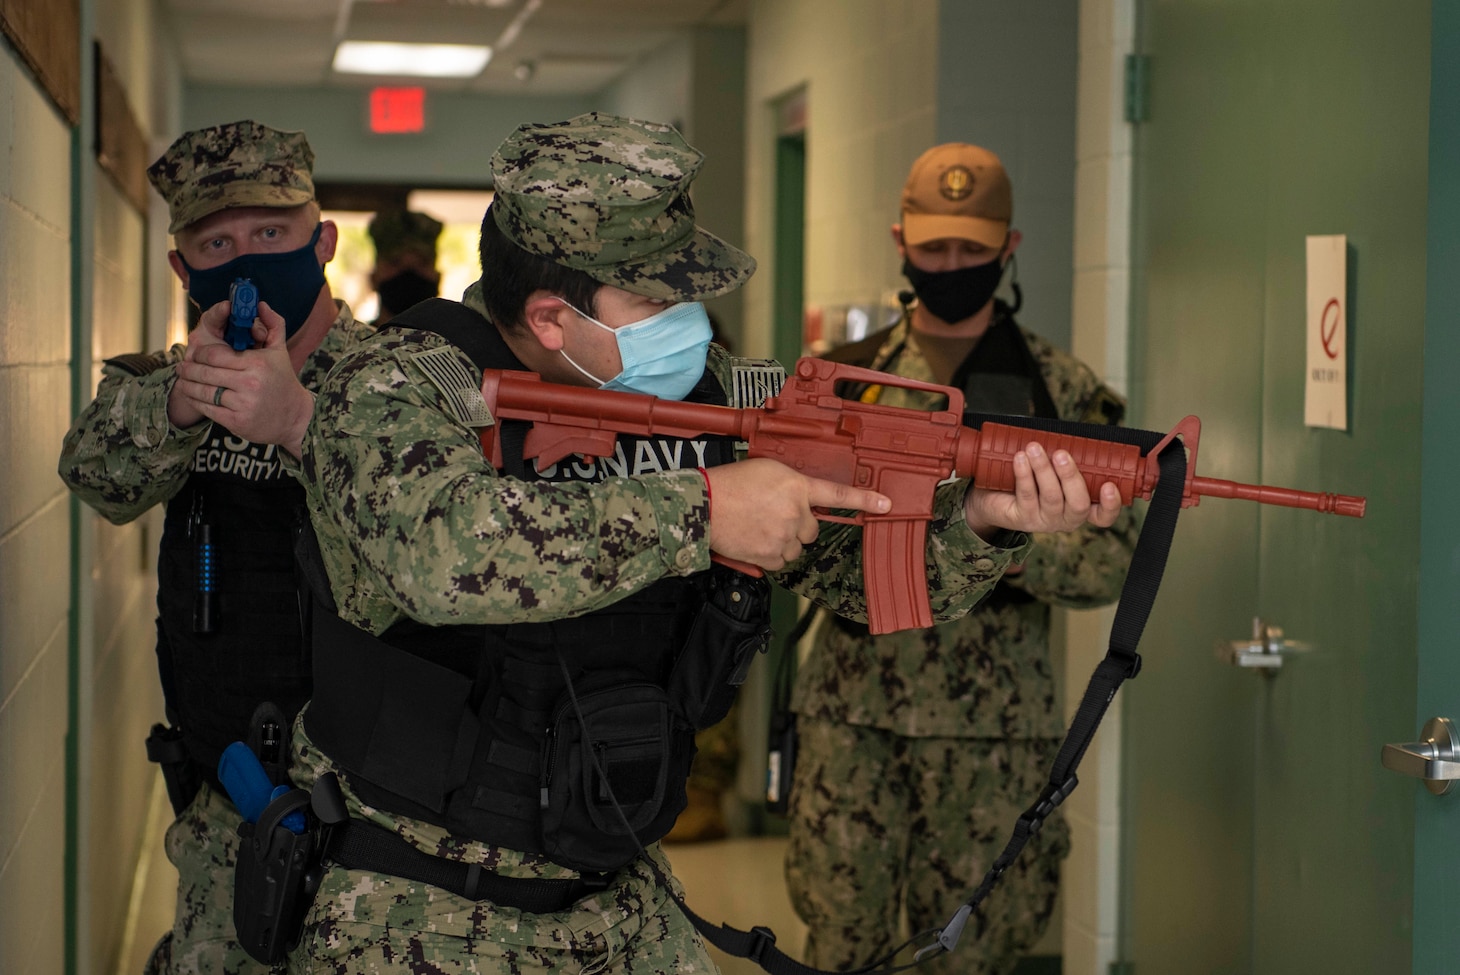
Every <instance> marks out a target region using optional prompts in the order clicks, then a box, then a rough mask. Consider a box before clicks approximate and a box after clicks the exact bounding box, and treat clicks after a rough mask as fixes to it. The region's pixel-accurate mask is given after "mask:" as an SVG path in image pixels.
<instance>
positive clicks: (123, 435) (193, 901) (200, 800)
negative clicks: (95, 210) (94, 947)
mask: <svg viewBox="0 0 1460 975" xmlns="http://www.w3.org/2000/svg"><path fill="white" fill-rule="evenodd" d="M313 159H314V156H313V153H312V151H311V150H310V148H309V145H308V143H307V142H305V140H304V135H303V133H300V132H279V131H277V130H274V129H271V128H268V127H267V126H263V125H259V124H258V123H256V122H237V123H231V124H229V125H223V126H215V127H212V128H208V129H202V130H198V131H195V132H190V133H188V134H187V135H185V136H183V137H182V138H180V139H179V140H178V141H177V142H175V143H174V144H173V146H172V147H171V148H170V149H169V150H168V152H167V153H166V154H165V155H164V156H163V157H162V158H161V159H159V160H158V161H157V162H156V163H154V164H153V166H152V167H151V168H150V169H149V170H148V174H149V176H150V177H151V179H152V182H153V185H154V186H155V187H156V188H157V189H158V191H159V192H160V193H161V194H162V195H163V197H164V198H166V199H167V201H168V203H169V206H170V212H171V223H170V225H169V231H170V232H176V231H178V230H181V229H182V228H184V227H186V226H188V225H190V224H192V223H194V222H196V221H198V220H200V219H202V218H203V217H206V216H208V215H210V214H212V213H215V212H217V211H219V210H222V209H225V208H228V207H234V206H263V207H294V206H298V205H300V204H303V203H306V202H308V201H309V200H312V199H313V198H314V189H313V182H312V179H311V177H310V174H309V171H308V170H309V167H310V166H311V165H312V163H313ZM336 306H337V310H336V315H335V319H334V322H333V324H332V325H331V327H330V329H329V331H328V332H327V333H326V334H325V335H324V337H323V339H322V340H321V342H320V344H319V346H318V347H317V348H316V349H315V350H314V351H313V352H312V353H311V354H310V355H309V356H308V358H307V359H306V360H305V363H304V366H303V368H302V369H301V370H300V372H299V380H300V383H301V384H302V385H303V386H304V387H305V388H306V389H310V390H314V389H317V388H318V387H319V385H320V383H321V382H322V381H323V379H324V377H325V374H326V373H328V372H329V371H330V369H331V368H332V367H333V366H334V364H335V362H336V360H337V359H338V358H339V357H340V356H341V355H342V354H343V353H344V352H345V350H347V349H348V348H350V347H351V346H352V345H353V344H355V343H356V342H358V341H359V339H360V338H361V337H362V336H363V335H364V334H367V333H368V331H369V329H368V327H367V326H365V325H363V324H361V323H358V322H356V321H355V319H354V316H353V315H351V313H350V309H349V308H348V307H346V306H345V305H344V303H343V302H336ZM186 351H187V346H185V345H181V344H178V345H174V346H172V347H171V348H169V349H166V350H164V351H157V352H151V353H139V354H134V355H127V356H121V357H119V358H117V359H114V360H108V362H107V364H105V365H104V366H103V367H102V378H101V383H100V384H99V385H98V387H97V391H96V398H95V399H93V400H92V402H91V404H90V405H89V406H88V407H87V408H86V409H85V410H83V411H82V413H81V414H80V415H79V416H78V417H77V418H76V420H75V422H74V423H73V424H72V426H71V429H70V430H69V431H68V432H67V434H66V438H65V442H64V444H63V447H62V451H61V458H60V464H59V473H60V476H61V478H62V480H64V481H65V482H66V485H67V487H69V488H70V489H71V491H72V492H73V493H74V494H76V496H77V497H78V498H80V499H81V500H82V501H84V502H85V503H86V504H88V505H90V506H91V507H92V508H94V509H95V510H96V511H98V512H100V513H101V514H102V515H103V516H105V517H106V518H107V520H109V521H111V522H113V523H115V524H123V523H126V522H129V521H131V520H133V519H135V518H136V517H138V516H139V515H141V514H142V513H143V512H145V511H147V510H148V509H149V508H151V507H152V506H153V505H155V504H159V503H163V502H166V501H167V500H168V499H170V498H173V497H175V496H176V495H177V494H178V492H179V491H181V490H183V488H184V486H185V485H186V484H187V481H188V478H189V476H190V474H191V473H192V472H193V471H195V470H218V469H220V467H221V468H222V469H224V470H227V469H230V468H235V467H236V468H237V469H239V470H243V469H244V468H245V467H246V468H247V470H248V475H247V476H248V478H249V479H250V480H252V481H258V482H260V483H270V482H272V483H277V482H278V481H279V480H281V479H287V478H288V477H291V476H292V474H293V471H294V470H297V468H296V467H295V466H294V463H293V461H292V458H289V456H288V454H287V453H286V452H285V451H283V450H282V449H280V448H278V447H276V446H274V445H269V444H255V443H250V442H249V441H247V440H244V439H243V438H241V437H237V436H234V435H231V434H230V435H225V434H224V432H223V431H222V429H221V428H215V426H214V424H213V423H211V422H210V421H207V420H203V421H201V422H199V423H197V424H195V425H193V426H191V427H187V428H178V427H175V426H173V425H172V424H171V422H170V421H169V420H168V415H167V403H168V395H169V394H170V393H171V391H172V389H173V386H174V385H175V383H176V382H177V379H178V370H177V365H178V363H179V362H181V361H182V360H183V356H184V354H185V353H186ZM239 821H240V818H239V815H238V813H237V811H236V810H235V809H234V808H233V805H232V803H230V802H229V801H228V800H227V798H226V797H225V796H222V795H219V794H218V793H216V792H215V791H214V790H213V789H212V788H210V787H209V786H208V785H207V784H206V783H204V784H203V785H202V787H201V788H200V790H199V791H198V793H197V795H196V796H195V797H194V798H193V800H192V802H191V803H190V804H189V805H188V806H187V807H186V808H185V809H183V810H182V812H181V813H179V814H178V816H177V818H176V820H175V821H174V822H173V824H172V825H171V826H170V827H169V828H168V831H167V838H166V850H167V856H168V859H169V860H171V861H172V863H173V865H174V866H175V867H177V870H178V893H177V912H176V919H175V922H174V926H173V929H172V930H171V931H169V932H167V933H166V934H164V935H163V936H162V938H161V940H160V941H159V942H158V943H157V946H156V947H155V948H154V949H153V952H152V955H151V956H150V958H149V959H148V962H147V967H146V971H147V973H148V975H165V973H170V972H179V973H180V972H219V973H265V972H268V971H269V970H270V968H269V966H267V965H261V964H259V963H258V962H256V961H254V960H253V959H252V958H250V957H249V956H248V955H247V954H246V953H245V952H244V951H243V949H242V947H240V945H239V944H238V942H237V941H236V940H235V935H234V927H233V873H234V863H235V859H236V854H237V849H238V837H237V835H236V830H237V827H238V824H239Z"/></svg>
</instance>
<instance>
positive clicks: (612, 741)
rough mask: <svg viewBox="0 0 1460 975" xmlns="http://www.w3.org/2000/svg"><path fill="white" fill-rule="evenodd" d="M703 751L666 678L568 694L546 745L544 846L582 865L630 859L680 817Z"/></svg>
mask: <svg viewBox="0 0 1460 975" xmlns="http://www.w3.org/2000/svg"><path fill="white" fill-rule="evenodd" d="M580 712H581V720H580ZM585 726H586V733H585ZM694 753H695V745H694V733H693V732H692V731H691V730H690V729H689V728H687V727H685V726H684V725H683V724H682V723H681V722H679V721H677V720H676V718H675V715H674V710H673V708H671V707H670V704H669V698H668V696H667V695H666V694H665V692H664V689H663V688H662V687H658V686H656V685H654V684H646V683H633V684H617V685H614V686H611V687H606V688H603V689H600V690H597V691H590V692H588V693H585V694H581V695H579V697H578V705H577V707H574V705H573V703H572V701H571V700H570V701H566V702H564V703H563V704H562V705H560V706H559V707H558V709H557V711H556V713H555V715H554V718H553V724H552V727H551V728H550V729H549V733H548V737H547V741H546V742H545V744H544V754H543V764H542V768H543V772H542V791H541V804H542V849H543V852H544V853H546V854H547V855H548V856H549V857H551V858H552V859H553V860H555V861H556V862H558V863H561V864H563V865H564V866H567V867H572V868H573V869H576V870H586V871H602V870H615V869H617V868H619V867H622V866H623V865H624V864H626V863H628V862H629V861H630V860H632V859H633V858H634V857H635V856H636V855H637V854H638V852H639V847H640V846H641V845H644V844H648V843H652V842H654V841H655V840H657V839H659V838H660V837H661V836H663V835H664V834H665V833H668V832H669V830H670V828H671V827H673V826H674V820H675V819H676V818H677V817H678V816H679V814H680V813H681V812H682V811H683V810H684V807H685V806H686V805H687V799H686V798H685V792H684V783H685V780H686V779H687V778H688V777H689V766H690V762H691V761H692V760H693V759H694ZM626 820H627V824H626V823H625V821H626Z"/></svg>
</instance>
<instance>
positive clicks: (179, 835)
mask: <svg viewBox="0 0 1460 975" xmlns="http://www.w3.org/2000/svg"><path fill="white" fill-rule="evenodd" d="M238 823H239V815H238V811H237V810H236V809H234V808H233V804H232V803H231V802H229V801H228V800H227V799H225V798H223V797H222V796H220V795H218V794H217V793H215V792H214V791H213V790H212V789H211V788H209V787H208V785H207V784H206V783H204V785H203V787H202V788H201V789H199V790H198V794H197V796H196V797H194V799H193V801H192V803H191V804H190V805H189V806H188V807H187V808H186V809H184V810H183V812H182V815H181V816H179V817H178V818H177V819H176V820H174V821H173V824H172V825H171V826H169V827H168V828H167V839H166V846H167V858H168V859H169V860H171V861H172V865H173V866H175V867H177V874H178V879H177V918H176V920H174V922H173V927H172V930H171V931H169V932H167V933H166V934H164V935H163V936H162V940H160V941H158V942H157V947H155V948H153V949H152V956H151V957H150V958H148V959H147V967H146V968H145V969H144V970H143V971H144V972H145V975H193V973H196V972H206V973H209V975H267V973H268V972H269V971H270V968H269V966H268V965H263V964H260V963H259V962H256V961H254V960H253V959H252V958H250V957H249V956H248V954H247V953H245V952H244V950H243V948H242V946H241V945H239V943H238V941H237V936H236V935H235V934H234V931H233V867H234V864H235V863H237V861H238Z"/></svg>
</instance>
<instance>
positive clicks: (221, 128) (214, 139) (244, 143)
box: [147, 119, 314, 234]
mask: <svg viewBox="0 0 1460 975" xmlns="http://www.w3.org/2000/svg"><path fill="white" fill-rule="evenodd" d="M147 178H148V179H149V180H151V181H152V185H153V186H155V187H156V188H157V192H158V193H160V194H161V195H162V198H163V199H164V200H166V201H167V209H168V216H169V217H170V220H169V222H168V225H167V232H168V233H170V234H175V233H177V232H178V231H179V230H181V229H182V228H184V227H186V226H188V225H189V224H193V223H197V222H198V221H199V220H201V219H203V218H204V217H206V216H208V214H210V213H217V212H218V211H219V210H226V209H228V208H229V207H250V206H252V207H296V206H300V205H302V204H305V203H308V202H309V201H310V200H312V199H314V151H313V150H312V149H310V148H309V142H308V141H307V140H306V139H305V138H304V133H303V132H284V131H280V130H279V129H273V128H270V127H269V126H267V125H263V124H261V123H259V122H255V121H253V120H252V119H245V120H243V121H241V122H229V123H228V124H226V125H213V126H209V127H208V128H205V129H194V130H193V131H191V132H187V133H184V134H183V135H182V136H181V137H179V138H178V140H177V141H176V142H174V143H173V144H172V145H171V146H169V147H168V149H167V151H166V152H164V153H163V154H162V156H161V158H159V159H158V160H157V161H156V162H154V163H153V164H152V165H151V166H149V167H147Z"/></svg>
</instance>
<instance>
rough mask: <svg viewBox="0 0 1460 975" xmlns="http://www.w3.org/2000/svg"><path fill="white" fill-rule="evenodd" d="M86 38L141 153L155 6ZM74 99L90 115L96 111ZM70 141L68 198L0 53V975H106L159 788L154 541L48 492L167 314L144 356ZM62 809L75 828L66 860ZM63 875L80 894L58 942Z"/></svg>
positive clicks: (158, 65) (137, 528)
mask: <svg viewBox="0 0 1460 975" xmlns="http://www.w3.org/2000/svg"><path fill="white" fill-rule="evenodd" d="M82 24H83V29H82V31H81V33H82V34H83V35H85V37H86V40H85V41H84V42H83V40H82V38H81V37H78V38H77V44H78V45H80V46H81V49H82V52H83V57H85V58H87V59H89V58H90V56H91V39H92V38H95V39H97V40H99V41H100V43H101V45H102V47H103V50H104V51H105V53H106V55H107V57H108V58H109V59H110V61H111V63H112V64H113V66H114V67H115V69H116V71H117V74H118V76H119V77H120V79H121V81H122V84H123V86H124V88H126V90H127V99H128V101H129V102H130V103H131V108H132V111H133V114H134V115H135V116H136V119H137V121H138V123H139V124H140V125H141V127H142V129H143V132H144V137H147V138H149V139H150V138H151V137H152V135H153V131H152V128H153V119H154V117H155V116H157V115H158V113H159V110H161V112H162V114H163V115H164V116H168V117H175V114H176V113H175V109H171V108H169V106H175V105H176V103H177V100H178V87H177V81H176V71H175V64H174V62H173V59H172V58H171V55H170V53H169V51H168V43H167V35H166V33H165V31H164V30H163V29H162V28H161V27H160V26H159V22H158V19H157V17H156V11H155V0H83V3H82ZM83 77H85V76H83ZM83 89H84V91H83V99H84V101H85V103H86V104H88V105H89V104H90V102H91V100H92V93H91V92H90V90H86V89H87V86H86V85H85V84H83ZM85 131H86V130H84V129H83V130H82V132H83V134H82V136H81V137H80V144H81V145H82V146H83V147H84V148H83V151H84V152H85V153H86V155H85V157H84V161H83V163H82V166H83V168H82V171H81V174H80V178H79V179H78V178H76V177H75V175H74V173H73V165H72V141H73V130H72V128H71V127H70V125H69V124H68V123H67V121H66V120H65V119H64V118H63V117H62V116H61V115H60V113H59V112H58V111H57V109H56V108H55V106H54V104H53V103H52V102H51V101H50V99H49V98H48V97H47V95H46V94H45V93H44V90H43V89H42V88H41V87H40V86H39V85H38V84H37V83H36V81H35V79H34V77H33V76H32V75H31V73H30V71H29V69H28V68H27V67H26V66H25V64H24V62H23V61H21V59H20V58H19V57H18V56H17V54H16V52H15V51H14V49H13V48H11V47H10V46H9V44H8V43H6V42H0V470H3V472H4V473H3V475H0V476H3V488H0V782H3V783H4V787H3V788H0V971H3V972H5V973H7V975H10V973H16V975H27V973H32V972H34V973H38V975H39V973H45V975H51V973H56V972H61V971H63V970H64V969H65V962H66V957H65V951H66V944H67V939H68V936H69V937H70V938H71V941H72V944H73V945H74V949H75V953H74V965H75V970H76V971H79V972H88V973H89V972H111V971H114V970H116V968H117V965H118V959H119V958H120V957H121V954H122V953H123V951H124V950H125V949H126V944H125V942H126V939H127V937H128V925H127V917H128V911H129V905H130V904H131V901H132V890H133V882H134V877H135V875H136V872H137V865H138V862H139V858H140V855H141V851H142V847H143V843H144V841H145V840H146V839H148V838H149V837H148V827H147V817H148V813H149V809H150V808H151V806H152V804H153V796H154V786H155V783H156V779H157V776H156V773H155V770H154V769H153V767H152V766H151V765H149V764H148V762H147V761H146V757H145V753H144V750H143V739H144V738H145V737H146V732H147V727H148V725H149V724H150V723H151V722H152V721H155V720H158V719H159V718H160V717H161V714H162V707H161V700H160V693H159V690H158V681H157V671H156V663H155V657H154V654H153V644H154V636H153V632H154V631H153V624H152V619H153V616H154V615H155V613H154V606H153V597H154V586H155V569H154V555H153V553H154V551H155V548H156V542H157V530H158V526H159V525H160V521H159V520H158V519H157V517H156V515H155V514H154V515H151V516H148V517H145V518H143V519H139V520H138V521H136V522H133V523H132V524H130V525H125V526H113V525H110V524H108V523H107V522H106V521H105V520H104V519H102V518H101V517H100V516H99V515H96V514H94V513H92V512H91V510H90V509H87V508H84V507H82V506H79V505H76V504H75V503H74V502H73V501H72V500H71V498H70V495H69V493H68V492H67V491H66V489H65V487H64V485H63V484H62V483H61V481H60V480H59V479H58V478H57V476H56V463H57V459H58V457H59V454H60V449H61V439H62V437H63V435H64V434H65V431H66V429H67V427H68V426H69V425H70V422H71V417H72V406H73V389H74V388H75V387H76V385H77V384H79V385H80V386H81V387H82V388H83V390H84V392H83V393H82V396H81V398H82V399H83V400H87V399H89V398H90V396H91V393H92V392H93V391H94V389H95V385H96V382H97V380H98V379H99V378H100V366H101V360H102V359H104V358H106V357H108V356H112V355H117V354H120V353H124V352H135V351H139V350H142V349H145V348H148V347H155V346H156V345H157V344H158V343H159V342H160V341H161V337H162V335H163V334H165V332H166V331H167V321H166V314H167V313H166V309H163V310H162V317H161V318H160V319H159V320H158V321H157V322H155V323H154V327H153V328H152V329H151V330H150V331H151V335H150V336H149V330H148V328H147V326H146V322H145V321H144V306H145V300H144V290H145V287H144V282H145V281H146V277H147V273H148V270H149V265H148V261H147V254H146V247H145V240H144V235H145V233H146V232H147V226H146V222H145V220H144V218H143V216H142V215H141V214H139V213H138V212H137V211H136V210H135V209H133V208H132V206H131V204H129V203H128V202H126V201H125V199H124V198H123V196H122V194H121V193H120V192H119V191H118V190H117V188H116V187H115V185H114V184H113V183H112V182H111V180H110V178H109V177H107V176H106V175H104V174H102V173H101V172H100V170H99V169H98V168H97V167H96V165H95V161H94V158H93V157H92V156H91V155H90V153H91V149H92V139H91V138H90V137H89V135H86V134H85ZM78 228H81V229H80V230H79V231H78ZM161 257H162V255H161V253H159V254H157V255H156V258H157V259H161ZM153 269H154V270H155V266H154V268H153ZM78 310H79V313H78ZM73 556H74V558H73ZM68 734H72V735H74V742H73V743H74V748H72V749H71V751H70V752H69V754H68V750H67V736H68ZM68 809H69V811H70V814H71V815H73V816H74V817H75V822H76V831H75V833H74V834H73V835H72V836H71V837H70V838H69V840H68V835H67V828H66V822H67V816H68ZM151 839H152V840H153V842H154V843H155V842H157V841H158V840H159V839H160V837H151ZM68 842H69V844H70V845H69V849H68ZM68 857H69V861H70V863H71V864H72V867H73V871H74V872H73V874H72V876H73V878H74V888H75V890H76V892H77V893H76V899H75V901H74V903H73V904H72V905H71V906H70V912H71V915H70V916H71V920H70V922H69V932H68V905H67V903H66V899H65V889H66V888H65V883H66V871H65V866H66V863H67V862H68ZM160 933H161V932H160V931H148V932H146V933H145V935H144V937H149V938H155V937H156V936H157V935H158V934H160Z"/></svg>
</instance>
